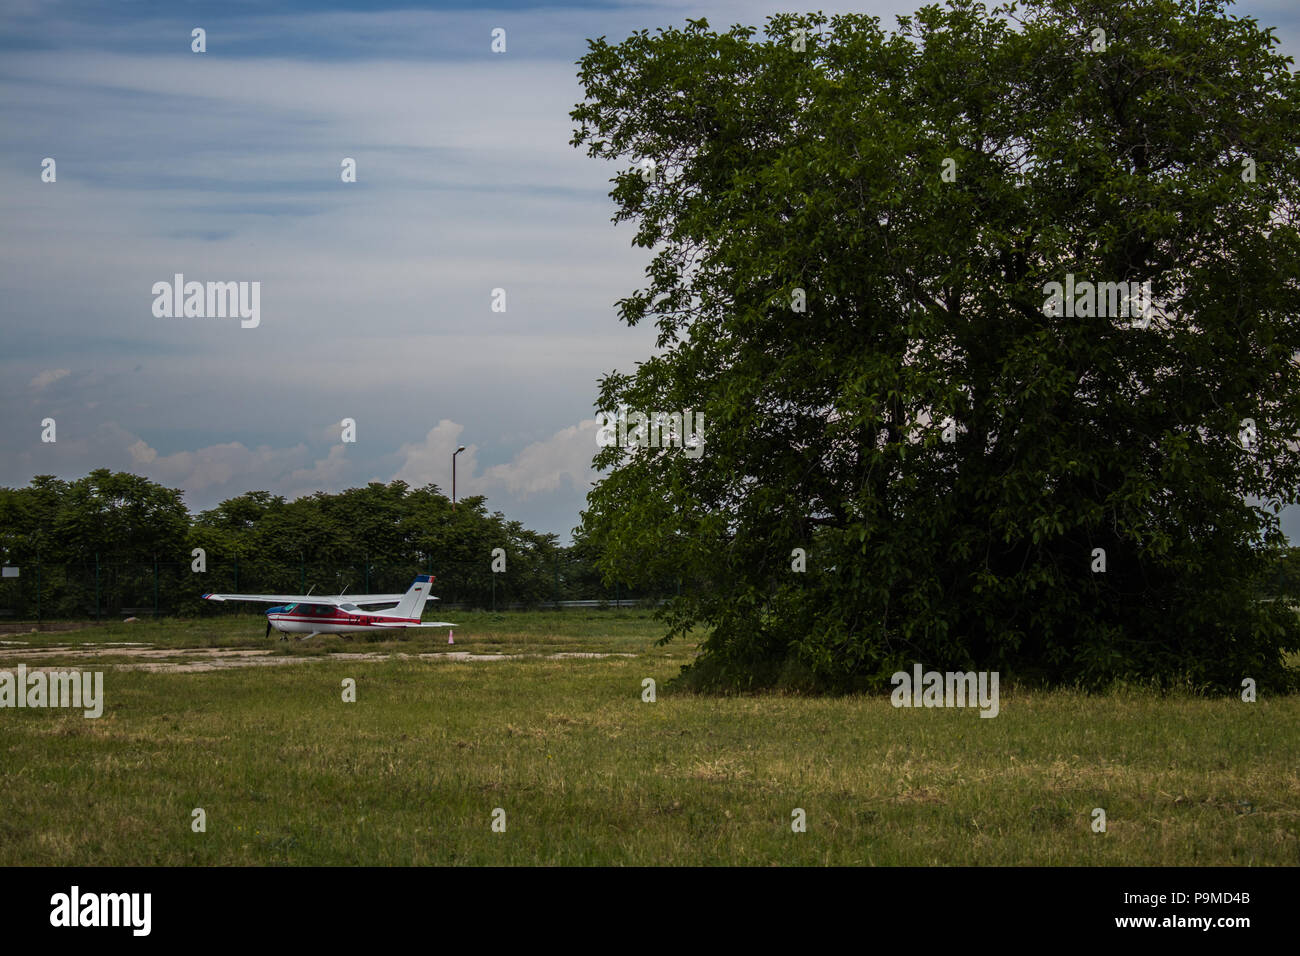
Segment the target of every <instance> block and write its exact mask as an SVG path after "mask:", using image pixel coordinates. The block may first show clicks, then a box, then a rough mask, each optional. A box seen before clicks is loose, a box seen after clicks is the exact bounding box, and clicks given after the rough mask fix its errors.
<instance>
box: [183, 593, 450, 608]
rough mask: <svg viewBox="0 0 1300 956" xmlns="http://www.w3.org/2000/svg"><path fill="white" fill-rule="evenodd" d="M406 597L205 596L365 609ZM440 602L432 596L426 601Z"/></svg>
mask: <svg viewBox="0 0 1300 956" xmlns="http://www.w3.org/2000/svg"><path fill="white" fill-rule="evenodd" d="M403 597H405V595H402V594H344V595H342V596H334V597H329V596H327V595H324V594H205V595H203V599H204V600H205V601H260V602H261V603H263V604H332V605H334V606H335V607H338V606H339V605H340V604H355V605H356V606H357V607H365V606H366V605H367V604H396V603H397V602H398V601H401V600H402V598H403ZM436 600H438V599H437V598H436V597H434V596H433V595H432V594H430V595H429V596H428V597H426V598H425V601H436Z"/></svg>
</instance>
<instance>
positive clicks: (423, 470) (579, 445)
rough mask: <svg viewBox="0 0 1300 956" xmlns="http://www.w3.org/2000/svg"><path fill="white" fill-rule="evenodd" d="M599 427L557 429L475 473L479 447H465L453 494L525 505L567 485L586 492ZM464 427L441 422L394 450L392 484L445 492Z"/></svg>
mask: <svg viewBox="0 0 1300 956" xmlns="http://www.w3.org/2000/svg"><path fill="white" fill-rule="evenodd" d="M597 429H598V423H597V421H596V419H594V418H591V419H587V420H585V421H582V422H579V423H578V424H577V425H572V426H570V427H568V428H562V429H560V430H559V431H557V432H555V433H554V434H553V435H551V436H550V437H549V438H546V439H544V440H543V441H538V442H533V443H532V444H531V445H528V446H527V447H526V448H524V449H522V450H521V451H520V452H519V453H518V454H516V455H515V456H514V458H512V459H511V460H510V461H508V462H505V463H502V464H498V465H491V466H488V467H486V468H484V469H482V470H481V471H480V469H479V463H478V446H476V445H468V446H466V448H465V451H464V452H462V453H461V455H460V458H459V459H458V461H457V463H456V492H457V495H458V496H459V497H464V496H465V495H467V494H471V495H487V496H489V497H492V498H498V497H505V498H509V499H514V500H516V501H525V500H527V499H529V498H531V497H533V496H535V495H539V494H544V493H548V492H555V491H560V490H562V489H563V488H564V485H565V484H566V482H567V483H568V484H569V485H571V486H572V487H573V488H574V489H577V490H579V491H582V492H585V491H586V490H587V488H588V487H590V483H591V481H592V480H594V478H595V477H596V472H595V471H593V470H592V467H591V459H592V457H593V456H594V455H595V454H596V432H597ZM464 430H465V426H463V425H459V424H457V423H456V422H453V421H449V420H447V419H443V420H442V421H440V422H439V423H438V424H437V425H435V426H434V427H433V428H431V429H429V431H428V433H427V434H426V435H425V436H424V440H423V441H419V442H411V443H408V444H405V445H402V447H401V448H400V449H399V450H398V455H399V456H400V457H401V459H402V465H401V467H400V468H398V470H397V473H396V474H395V475H393V477H394V478H395V479H398V480H401V481H405V482H406V483H407V484H409V485H413V486H416V487H418V486H421V485H424V484H428V483H429V482H433V483H434V484H437V485H438V486H439V487H440V488H443V487H445V488H446V489H447V490H448V491H450V486H451V456H452V454H454V453H455V451H456V448H457V447H458V446H459V445H460V443H461V442H460V436H461V433H462V432H463V431H464Z"/></svg>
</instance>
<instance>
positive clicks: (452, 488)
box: [451, 445, 465, 511]
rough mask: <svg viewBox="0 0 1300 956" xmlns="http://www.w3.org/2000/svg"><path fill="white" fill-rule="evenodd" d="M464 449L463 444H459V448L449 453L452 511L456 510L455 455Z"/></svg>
mask: <svg viewBox="0 0 1300 956" xmlns="http://www.w3.org/2000/svg"><path fill="white" fill-rule="evenodd" d="M464 450H465V446H464V445H461V446H460V447H459V448H457V449H456V450H455V451H454V452H452V453H451V510H452V511H455V510H456V456H457V455H459V454H460V453H461V452H463V451H464Z"/></svg>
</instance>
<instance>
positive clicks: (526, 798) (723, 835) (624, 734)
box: [0, 611, 1300, 865]
mask: <svg viewBox="0 0 1300 956" xmlns="http://www.w3.org/2000/svg"><path fill="white" fill-rule="evenodd" d="M452 617H453V618H454V619H455V620H457V621H458V622H463V627H459V628H457V645H458V646H457V647H456V648H447V647H446V645H445V640H446V635H445V633H444V632H442V631H436V630H435V631H433V632H432V633H431V634H429V635H427V636H421V637H419V638H418V639H412V640H410V641H401V642H386V643H367V642H364V641H353V642H347V641H343V640H340V639H338V638H329V639H325V640H321V639H319V638H318V639H315V640H314V641H313V642H283V643H279V642H275V641H265V640H263V639H262V636H261V635H262V629H263V627H264V625H263V623H262V619H261V618H260V617H252V616H242V617H233V616H230V617H228V616H224V615H223V616H221V617H219V618H215V619H207V620H204V621H184V622H183V621H172V622H168V621H162V622H141V623H138V624H132V625H122V624H117V625H112V626H109V627H104V628H98V629H94V630H91V631H82V632H77V633H76V634H71V635H70V634H61V635H52V636H50V637H49V638H48V639H47V638H46V637H45V636H42V635H25V636H24V635H8V637H12V638H14V639H23V640H27V639H32V640H39V641H40V643H43V644H44V643H67V642H70V641H76V642H82V641H92V640H93V641H96V642H106V641H123V640H134V641H148V642H151V643H154V644H157V645H159V646H164V647H174V648H177V649H178V651H179V649H181V648H184V647H209V646H227V647H238V646H247V647H263V648H266V647H274V648H275V650H276V653H287V654H294V655H298V654H301V655H304V656H310V657H313V658H314V659H313V660H310V661H304V662H303V663H301V664H297V665H286V666H273V667H250V668H243V669H238V670H222V671H213V672H208V673H152V672H144V671H134V670H117V669H114V668H113V666H112V665H113V664H114V663H122V662H123V660H124V659H123V658H121V657H115V656H105V657H103V658H102V662H103V663H99V664H96V663H94V662H88V661H86V660H79V661H77V663H78V665H79V666H82V667H87V666H93V667H95V668H98V669H104V670H105V671H106V673H105V678H104V683H105V696H106V698H107V700H106V705H105V712H104V716H103V717H101V718H100V719H98V720H86V719H84V718H82V717H81V715H80V712H67V711H60V710H43V711H34V710H21V711H19V710H0V865H14V864H19V865H24V864H58V865H73V864H91V865H125V864H326V865H329V864H429V863H465V864H649V865H690V864H746V865H768V864H921V865H928V864H1021V863H1024V864H1053V865H1054V864H1081V865H1135V864H1274V865H1295V864H1297V863H1300V776H1298V768H1300V697H1294V696H1293V697H1284V698H1279V699H1267V698H1265V699H1262V700H1261V701H1259V702H1258V703H1255V704H1245V703H1242V702H1241V701H1239V700H1236V699H1204V698H1199V697H1194V696H1178V695H1174V696H1166V697H1157V696H1151V695H1147V694H1143V693H1140V692H1137V691H1133V690H1129V691H1118V692H1115V693H1112V694H1106V695H1093V696H1089V695H1082V694H1076V693H1071V692H1065V691H1056V692H1033V693H1029V692H1019V693H1018V692H1016V691H1014V690H1008V689H1007V688H1006V687H1005V686H1004V688H1003V692H1002V700H1001V714H1000V715H999V716H998V717H997V718H995V719H992V720H988V719H981V718H980V717H979V716H978V712H977V711H975V710H943V709H936V710H912V709H906V710H895V709H894V708H893V707H891V706H890V703H889V700H888V697H887V696H883V695H881V696H871V697H863V696H858V697H843V698H822V699H810V698H800V697H792V696H778V695H772V696H741V697H726V698H715V697H705V696H695V695H688V694H673V693H669V692H666V691H665V689H664V684H665V682H667V681H668V680H669V679H670V678H672V677H673V676H674V675H675V674H676V673H677V671H678V669H679V667H680V665H681V664H682V663H683V662H684V661H686V660H687V659H688V658H689V656H690V653H691V648H688V647H683V646H669V647H667V648H658V647H655V646H654V640H655V638H656V637H657V636H658V634H659V630H658V627H657V625H655V624H654V622H652V621H651V620H650V619H649V618H648V616H647V615H644V614H639V613H635V612H598V611H592V612H582V611H574V612H558V613H543V612H539V613H519V614H499V615H491V614H477V615H475V614H460V615H452ZM445 650H470V651H474V652H484V651H487V652H495V651H503V652H508V653H521V654H525V655H527V657H526V658H525V659H522V660H507V661H497V662H454V661H445V660H444V661H438V660H428V659H420V658H417V657H412V656H407V657H398V656H395V655H391V654H389V652H397V653H402V654H407V655H410V654H413V653H430V652H440V651H445ZM358 651H365V652H375V651H377V652H380V653H382V654H384V655H385V656H384V658H383V659H381V660H378V661H355V660H346V659H338V658H333V659H331V655H333V654H337V653H355V652H358ZM567 651H602V652H617V653H625V654H633V655H635V656H633V657H609V658H604V659H573V658H570V659H560V660H557V659H552V658H550V657H548V656H547V655H549V654H551V653H555V652H567ZM113 652H114V649H111V648H105V650H104V653H105V654H106V655H112V654H113ZM20 659H24V660H28V663H29V664H30V663H32V660H34V658H33V659H27V658H14V657H9V658H5V659H4V660H3V661H0V668H8V669H12V668H13V667H14V666H16V664H17V663H18V661H19V660H20ZM349 677H350V678H354V679H355V680H356V685H357V702H356V703H352V704H349V703H344V702H343V701H342V699H341V684H342V682H343V680H344V679H345V678H349ZM646 677H652V678H654V679H655V680H656V681H658V683H659V697H658V701H657V702H656V703H644V702H642V699H641V692H642V680H643V679H644V678H646ZM196 807H202V808H203V809H204V810H205V811H206V813H207V832H206V833H194V832H192V831H191V828H190V822H191V811H192V810H193V809H194V808H196ZM498 807H500V808H502V809H504V810H505V813H506V831H505V832H504V833H497V832H493V831H492V829H491V821H492V813H493V810H494V809H495V808H498ZM796 807H799V808H802V809H803V810H805V811H806V814H807V832H806V833H793V832H792V831H791V826H790V821H791V811H792V810H794V809H795V808H796ZM1094 807H1102V808H1104V809H1105V811H1106V814H1107V817H1108V829H1107V832H1106V833H1104V834H1101V833H1094V832H1092V830H1091V827H1090V824H1091V813H1092V810H1093V808H1094Z"/></svg>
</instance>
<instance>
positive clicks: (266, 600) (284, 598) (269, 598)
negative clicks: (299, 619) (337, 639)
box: [203, 594, 342, 604]
mask: <svg viewBox="0 0 1300 956" xmlns="http://www.w3.org/2000/svg"><path fill="white" fill-rule="evenodd" d="M203 600H205V601H260V602H261V603H263V604H341V603H342V602H341V601H338V600H336V599H334V598H327V597H317V596H315V595H312V596H311V597H304V596H303V595H301V594H205V595H203Z"/></svg>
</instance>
